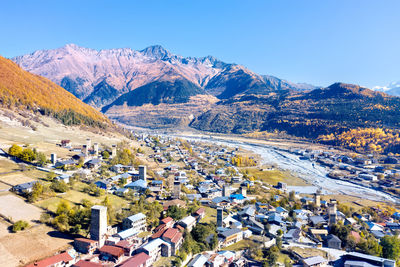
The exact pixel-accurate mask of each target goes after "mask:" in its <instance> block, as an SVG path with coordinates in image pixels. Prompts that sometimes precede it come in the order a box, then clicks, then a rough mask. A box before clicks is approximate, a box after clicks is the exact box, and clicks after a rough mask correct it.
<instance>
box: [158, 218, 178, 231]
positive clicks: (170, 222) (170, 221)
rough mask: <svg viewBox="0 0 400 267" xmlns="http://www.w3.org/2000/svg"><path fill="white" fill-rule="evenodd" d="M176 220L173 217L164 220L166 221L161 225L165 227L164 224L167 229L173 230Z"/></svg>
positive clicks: (163, 220) (161, 222)
mask: <svg viewBox="0 0 400 267" xmlns="http://www.w3.org/2000/svg"><path fill="white" fill-rule="evenodd" d="M174 223H175V222H174V219H172V218H171V217H167V218H164V219H162V220H161V221H160V224H161V225H163V224H165V225H166V226H165V227H166V228H171V227H172V226H174Z"/></svg>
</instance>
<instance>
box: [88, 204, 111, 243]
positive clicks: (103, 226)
mask: <svg viewBox="0 0 400 267" xmlns="http://www.w3.org/2000/svg"><path fill="white" fill-rule="evenodd" d="M106 234H107V207H105V206H100V205H95V206H93V207H92V212H91V217H90V238H91V239H93V240H96V241H99V247H102V246H103V245H104V242H105V240H106Z"/></svg>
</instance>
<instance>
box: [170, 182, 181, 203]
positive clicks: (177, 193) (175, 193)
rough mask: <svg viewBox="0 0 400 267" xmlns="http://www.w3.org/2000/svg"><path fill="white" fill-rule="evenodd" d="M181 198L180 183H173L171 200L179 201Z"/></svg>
mask: <svg viewBox="0 0 400 267" xmlns="http://www.w3.org/2000/svg"><path fill="white" fill-rule="evenodd" d="M180 197H181V182H179V181H175V182H174V191H173V196H172V198H174V199H179V198H180Z"/></svg>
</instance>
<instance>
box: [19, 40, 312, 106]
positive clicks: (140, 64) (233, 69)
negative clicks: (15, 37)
mask: <svg viewBox="0 0 400 267" xmlns="http://www.w3.org/2000/svg"><path fill="white" fill-rule="evenodd" d="M12 60H13V61H15V62H16V63H18V64H19V65H20V66H21V67H22V68H24V69H25V70H27V71H30V72H32V73H35V74H38V75H41V76H44V77H47V78H49V79H50V80H52V81H54V82H56V83H57V84H59V85H61V86H62V87H64V88H65V89H67V90H68V91H70V92H71V93H73V94H74V95H76V96H77V97H79V98H80V99H82V100H84V101H85V102H86V103H89V104H91V105H94V106H96V107H102V106H105V105H109V104H110V103H112V102H113V101H114V100H115V99H117V98H118V97H119V96H120V95H123V94H125V93H128V92H130V91H132V90H134V89H136V88H139V87H141V86H144V85H146V84H150V83H153V82H155V81H157V80H159V79H160V77H163V80H164V81H165V80H168V79H169V80H171V81H174V80H175V79H176V78H177V77H179V79H180V80H187V81H188V82H190V83H192V84H194V85H196V86H198V87H200V88H203V89H205V90H206V91H207V92H208V93H210V94H214V95H218V96H219V97H220V98H227V97H230V96H233V95H236V94H240V93H253V94H263V93H265V92H269V91H273V90H289V89H290V90H310V89H314V88H315V87H314V86H311V85H305V84H294V83H290V82H287V81H284V80H281V79H279V78H276V77H272V76H261V75H258V74H256V73H254V72H252V71H250V70H248V69H246V68H244V67H243V66H240V65H236V64H228V63H224V62H222V61H220V60H218V59H216V58H214V57H212V56H207V57H201V58H195V57H182V56H178V55H174V54H172V53H170V52H169V51H167V50H165V49H164V48H163V47H161V46H158V45H156V46H150V47H147V48H145V49H143V50H141V51H135V50H133V49H130V48H120V49H109V50H100V51H97V50H94V49H89V48H83V47H80V46H77V45H74V44H68V45H65V46H64V47H61V48H58V49H52V50H39V51H36V52H34V53H32V54H28V55H23V56H18V57H15V58H13V59H12ZM185 84H189V83H185Z"/></svg>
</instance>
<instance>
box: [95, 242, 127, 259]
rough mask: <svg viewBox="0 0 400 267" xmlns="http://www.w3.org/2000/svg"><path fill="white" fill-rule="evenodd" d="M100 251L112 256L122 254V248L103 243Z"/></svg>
mask: <svg viewBox="0 0 400 267" xmlns="http://www.w3.org/2000/svg"><path fill="white" fill-rule="evenodd" d="M99 250H100V253H107V254H110V255H111V256H114V257H120V256H122V255H124V250H123V249H122V248H120V247H114V246H108V245H104V246H103V247H101V248H100V249H99Z"/></svg>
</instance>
